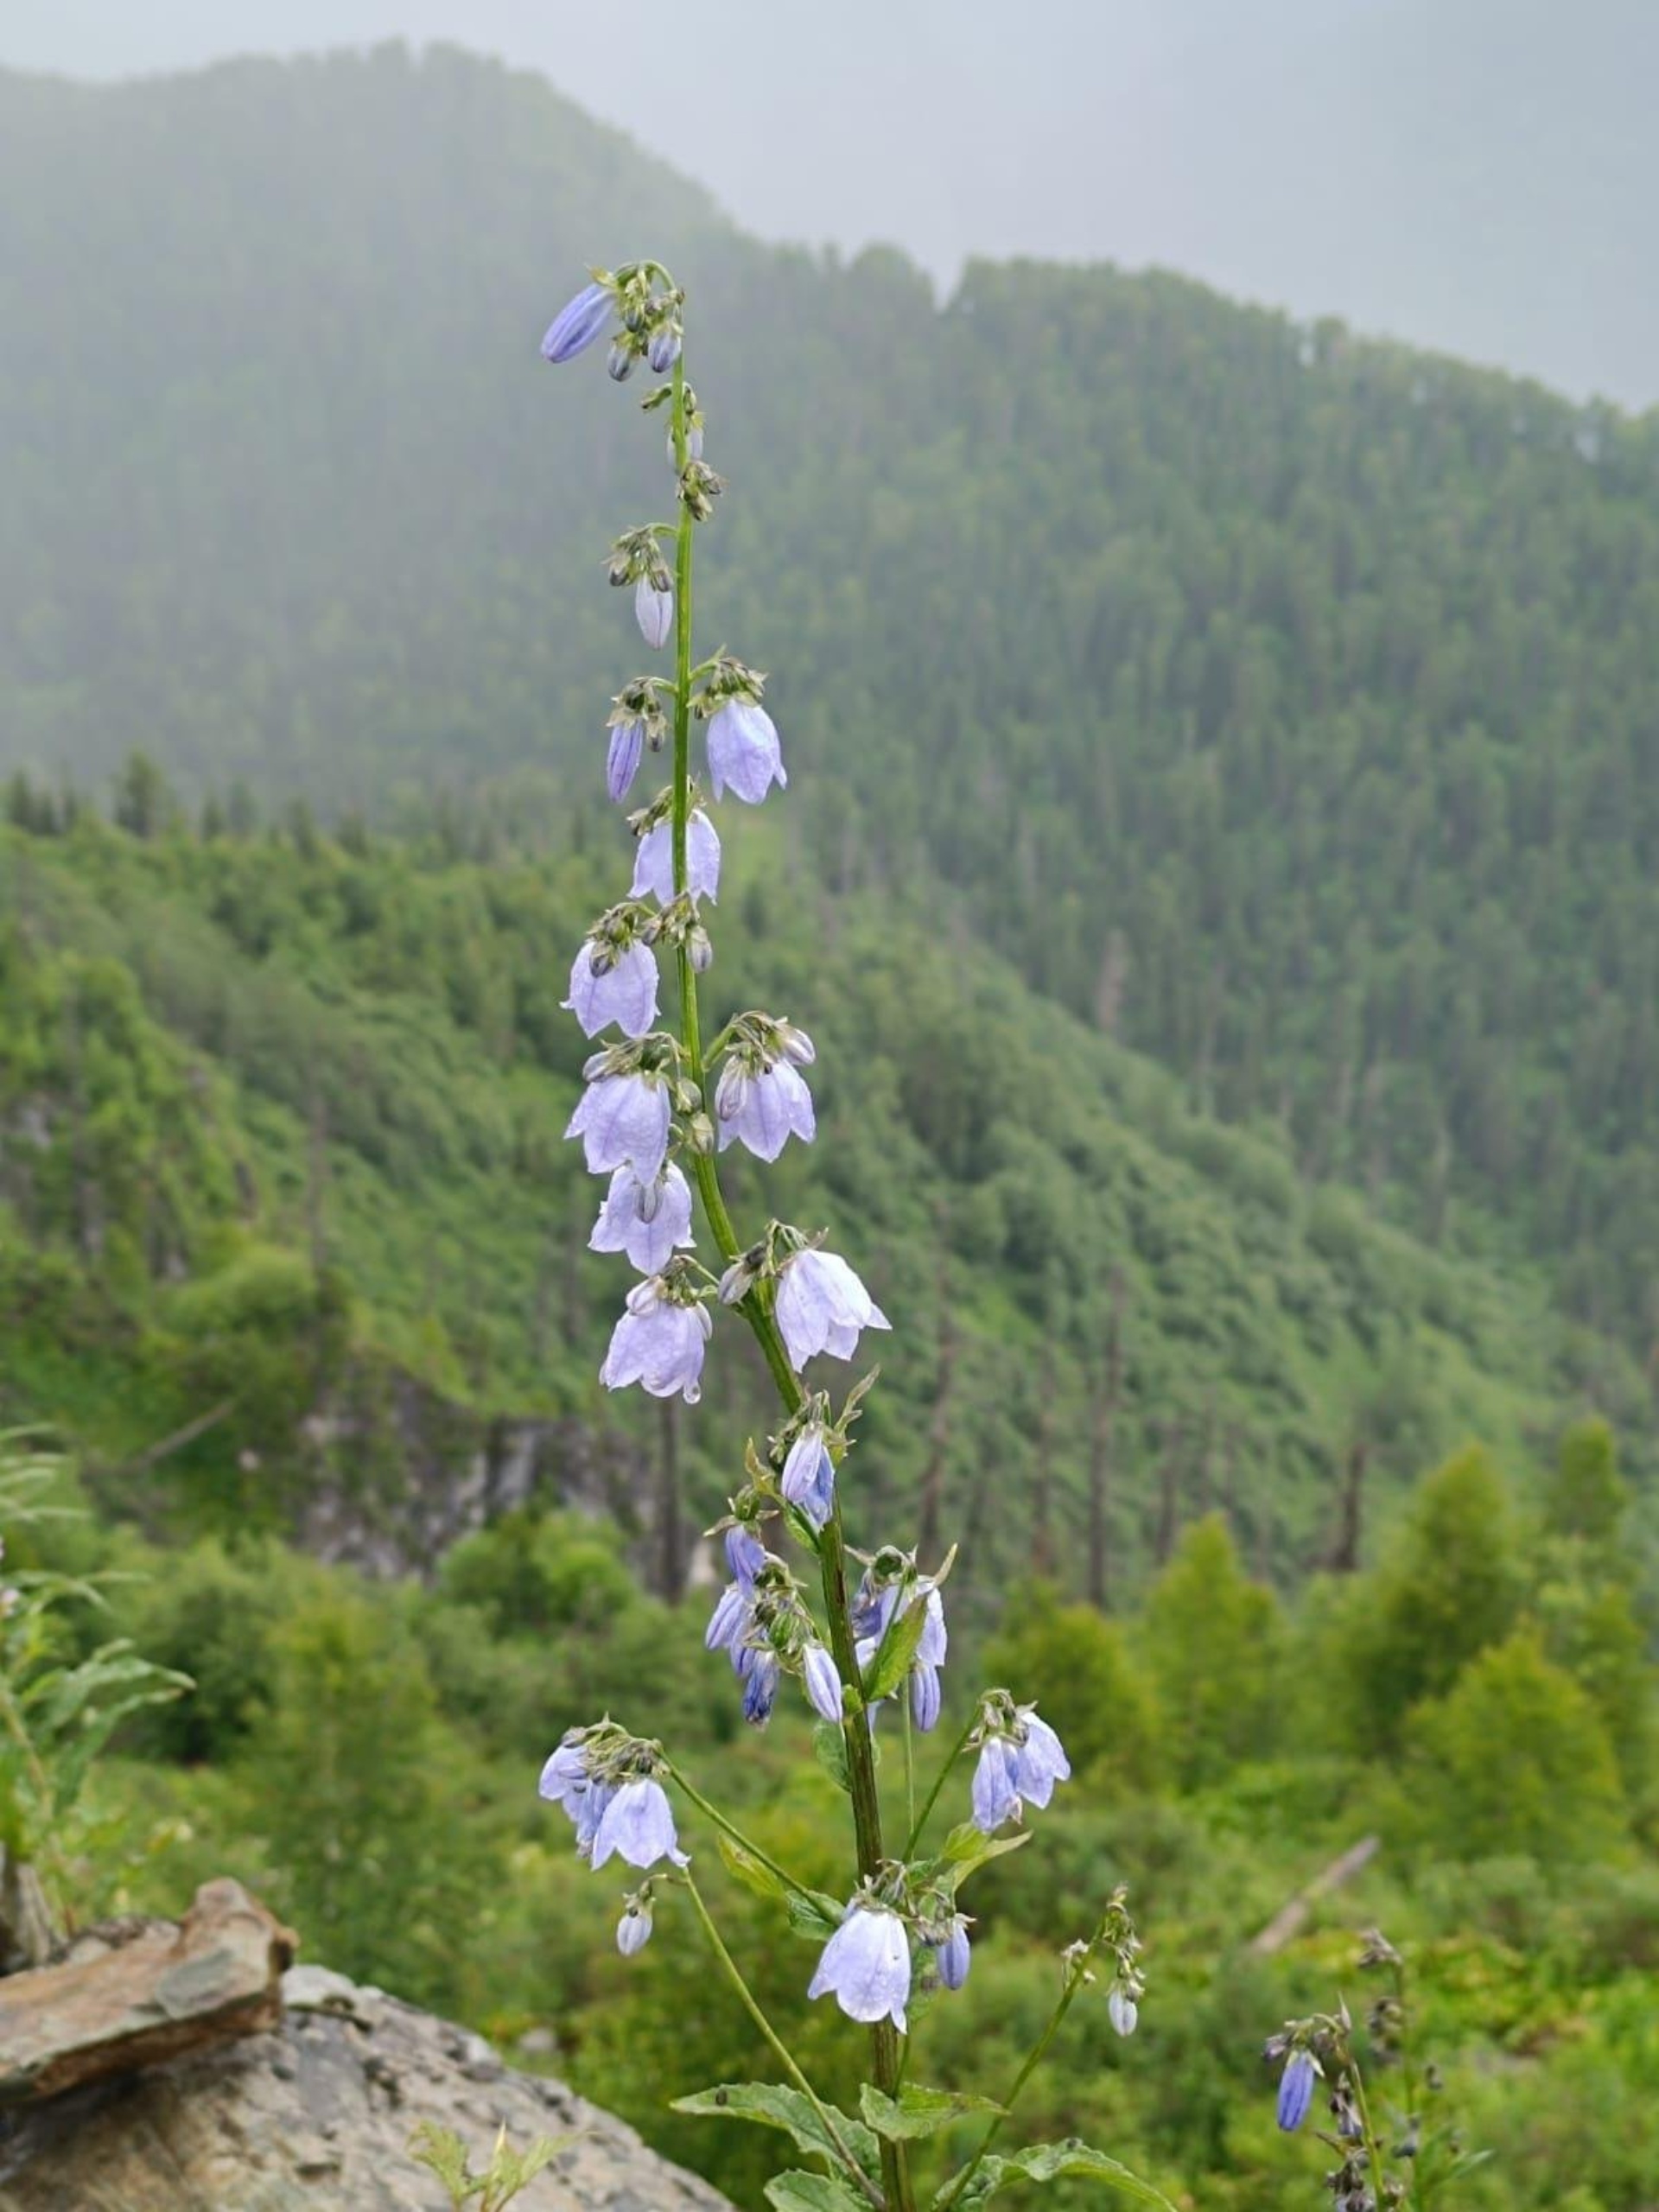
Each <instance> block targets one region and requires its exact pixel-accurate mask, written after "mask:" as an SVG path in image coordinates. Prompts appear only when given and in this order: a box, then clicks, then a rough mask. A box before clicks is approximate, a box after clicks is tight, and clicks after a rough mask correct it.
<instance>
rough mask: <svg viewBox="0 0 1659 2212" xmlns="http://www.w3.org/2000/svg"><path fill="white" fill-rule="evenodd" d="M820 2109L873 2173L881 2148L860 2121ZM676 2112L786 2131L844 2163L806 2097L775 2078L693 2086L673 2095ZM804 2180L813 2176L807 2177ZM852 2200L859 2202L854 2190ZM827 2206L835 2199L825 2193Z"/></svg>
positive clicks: (829, 2107)
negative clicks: (683, 2094)
mask: <svg viewBox="0 0 1659 2212" xmlns="http://www.w3.org/2000/svg"><path fill="white" fill-rule="evenodd" d="M823 2109H824V2111H825V2112H826V2113H828V2114H829V2118H830V2119H831V2120H833V2121H834V2122H835V2125H836V2131H837V2133H839V2135H840V2137H841V2139H842V2143H844V2144H845V2145H846V2146H847V2148H848V2150H849V2151H850V2152H851V2153H852V2155H853V2156H854V2158H856V2159H857V2160H858V2161H859V2163H860V2164H861V2165H863V2166H865V2167H866V2168H867V2169H868V2171H871V2172H874V2171H875V2168H876V2167H877V2165H878V2164H880V2156H881V2153H880V2148H879V2146H878V2145H877V2143H876V2139H875V2138H874V2135H872V2134H871V2133H870V2131H869V2129H868V2127H866V2126H865V2125H864V2123H863V2122H862V2120H849V2118H848V2116H847V2114H846V2113H843V2112H837V2111H836V2108H835V2107H834V2106H833V2105H826V2106H825V2107H823ZM674 2110H675V2111H676V2112H687V2113H694V2114H696V2115H697V2116H699V2117H702V2118H704V2119H709V2120H752V2121H753V2123H754V2124H755V2126H759V2127H776V2128H779V2129H780V2130H781V2131H782V2133H784V2134H785V2135H787V2136H790V2137H791V2139H793V2141H794V2142H795V2144H796V2145H797V2146H798V2148H799V2149H801V2150H803V2151H816V2152H818V2153H819V2154H820V2155H821V2156H822V2157H823V2158H829V2159H831V2160H832V2161H833V2162H834V2163H835V2164H836V2165H838V2166H842V2167H843V2168H844V2164H845V2161H844V2160H843V2158H842V2154H841V2152H840V2150H839V2149H838V2148H837V2147H836V2139H835V2137H834V2136H832V2135H831V2134H830V2133H829V2129H828V2128H827V2127H826V2126H824V2124H823V2120H820V2119H819V2117H818V2114H817V2109H816V2108H815V2107H814V2106H813V2104H812V2102H811V2100H810V2098H808V2097H804V2096H803V2095H802V2094H801V2092H800V2091H799V2090H798V2089H789V2088H785V2087H784V2085H783V2083H782V2082H722V2083H721V2086H720V2088H715V2089H698V2090H697V2091H696V2093H695V2094H693V2095H691V2096H689V2097H677V2098H676V2099H675V2101H674ZM807 2178H808V2179H813V2178H816V2177H813V2176H808V2177H807ZM852 2201H853V2202H861V2199H860V2198H858V2196H856V2193H855V2195H854V2197H853V2199H852ZM825 2202H826V2204H827V2205H833V2204H834V2203H835V2202H836V2200H835V2199H834V2198H826V2199H825Z"/></svg>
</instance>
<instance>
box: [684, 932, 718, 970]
mask: <svg viewBox="0 0 1659 2212" xmlns="http://www.w3.org/2000/svg"><path fill="white" fill-rule="evenodd" d="M685 957H686V958H687V959H688V960H689V961H690V963H691V972H692V974H693V975H694V976H706V975H707V974H708V973H709V969H710V968H712V967H713V966H714V964H715V941H714V939H713V938H711V937H710V936H709V932H708V931H707V930H706V929H704V927H703V926H702V923H701V922H699V923H697V924H696V927H695V928H693V929H691V930H690V931H687V933H686V939H685Z"/></svg>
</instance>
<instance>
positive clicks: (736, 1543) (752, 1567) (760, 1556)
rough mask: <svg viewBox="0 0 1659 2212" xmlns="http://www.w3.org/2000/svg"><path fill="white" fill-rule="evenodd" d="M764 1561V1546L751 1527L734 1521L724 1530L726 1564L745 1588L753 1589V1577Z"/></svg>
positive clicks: (735, 1578) (763, 1564) (764, 1563)
mask: <svg viewBox="0 0 1659 2212" xmlns="http://www.w3.org/2000/svg"><path fill="white" fill-rule="evenodd" d="M726 1564H727V1566H728V1567H730V1568H731V1570H732V1575H733V1578H734V1580H735V1581H737V1582H738V1583H739V1584H741V1586H742V1587H743V1588H744V1589H745V1590H753V1587H754V1578H755V1576H756V1575H757V1574H759V1573H760V1570H761V1568H762V1567H764V1566H765V1565H766V1546H765V1545H764V1544H763V1543H762V1542H761V1541H760V1537H759V1536H757V1535H755V1533H754V1531H753V1529H750V1528H747V1527H746V1526H745V1524H744V1523H743V1522H741V1521H734V1522H733V1523H732V1525H731V1527H730V1528H729V1529H728V1530H727V1531H726Z"/></svg>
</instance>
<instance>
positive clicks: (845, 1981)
mask: <svg viewBox="0 0 1659 2212" xmlns="http://www.w3.org/2000/svg"><path fill="white" fill-rule="evenodd" d="M829 1993H833V1994H834V1996H835V1999H836V2003H837V2004H838V2005H840V2007H841V2009H842V2012H844V2013H845V2014H846V2015H847V2017H848V2018H849V2020H861V2021H864V2022H865V2023H867V2024H868V2023H870V2022H873V2021H875V2020H891V2021H892V2022H893V2025H894V2027H896V2028H897V2029H898V2031H899V2034H900V2035H902V2034H903V2033H904V2032H905V2006H906V2003H907V2002H908V2001H909V1998H910V1932H909V1930H908V1929H906V1926H905V1923H904V1922H903V1921H902V1920H900V1919H899V1916H898V1915H897V1914H896V1913H893V1912H889V1911H887V1910H886V1908H885V1907H884V1906H881V1905H876V1904H862V1903H861V1904H854V1905H852V1906H850V1907H849V1910H848V1914H847V1917H846V1918H845V1920H843V1921H842V1923H841V1926H840V1927H839V1928H838V1929H836V1932H835V1934H834V1935H833V1936H831V1937H830V1938H829V1942H827V1943H826V1944H825V1945H824V1947H823V1957H822V1958H821V1959H820V1960H819V1961H818V1970H817V1973H816V1974H814V1975H813V1977H812V1980H811V1981H810V1984H809V1985H808V1988H807V1995H808V1996H809V1997H823V1996H825V1995H828V1994H829Z"/></svg>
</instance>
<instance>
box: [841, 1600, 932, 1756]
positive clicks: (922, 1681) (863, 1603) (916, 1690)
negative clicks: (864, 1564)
mask: <svg viewBox="0 0 1659 2212" xmlns="http://www.w3.org/2000/svg"><path fill="white" fill-rule="evenodd" d="M916 1605H920V1606H921V1607H922V1609H923V1613H922V1626H921V1632H920V1634H919V1636H918V1638H917V1643H916V1649H915V1651H914V1653H913V1655H912V1658H911V1662H910V1675H909V1696H910V1713H911V1718H912V1720H913V1721H914V1722H915V1724H916V1726H918V1728H920V1729H924V1730H926V1729H931V1728H935V1727H937V1726H938V1719H939V1706H940V1690H939V1669H940V1668H941V1667H943V1666H944V1659H945V1653H946V1651H947V1649H949V1647H950V1637H949V1636H948V1635H947V1633H946V1630H945V1625H944V1599H942V1598H941V1597H940V1595H939V1592H938V1586H937V1585H936V1584H934V1583H932V1582H931V1581H928V1580H925V1579H923V1580H919V1581H915V1580H895V1581H884V1582H878V1581H877V1580H875V1576H874V1570H872V1572H871V1573H867V1574H866V1576H865V1578H864V1580H863V1581H862V1582H861V1584H860V1586H859V1590H858V1595H857V1597H856V1598H855V1600H854V1603H853V1633H854V1635H855V1637H857V1638H858V1642H857V1643H856V1645H855V1650H856V1652H857V1655H858V1663H859V1665H860V1666H861V1667H868V1665H869V1663H870V1662H871V1660H872V1659H874V1656H875V1655H876V1653H877V1652H878V1651H879V1650H880V1647H881V1639H882V1637H884V1636H885V1635H886V1634H887V1630H888V1628H889V1626H890V1625H891V1624H892V1621H893V1614H894V1612H895V1611H904V1612H906V1613H907V1612H909V1611H911V1610H912V1607H913V1606H916Z"/></svg>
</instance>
